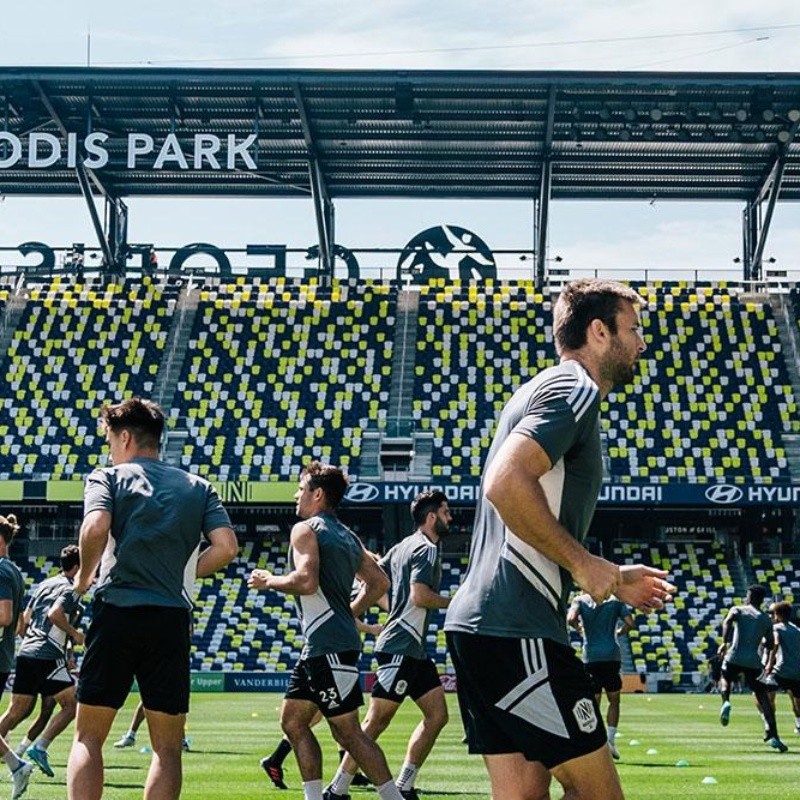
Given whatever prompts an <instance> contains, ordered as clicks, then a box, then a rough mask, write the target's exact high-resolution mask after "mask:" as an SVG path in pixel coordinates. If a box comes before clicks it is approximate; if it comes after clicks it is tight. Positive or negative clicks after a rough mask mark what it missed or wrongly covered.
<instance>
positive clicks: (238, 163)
mask: <svg viewBox="0 0 800 800" xmlns="http://www.w3.org/2000/svg"><path fill="white" fill-rule="evenodd" d="M256 138H257V137H256V135H255V134H254V133H251V134H250V135H249V136H243V137H241V136H237V135H236V134H233V133H229V134H227V135H222V136H218V135H216V134H213V133H196V134H194V135H192V136H188V137H184V138H183V139H182V140H180V139H179V138H178V136H177V135H176V134H174V133H169V134H167V135H166V136H164V137H161V138H156V137H154V136H151V135H150V134H149V133H129V134H127V136H122V137H119V136H114V137H112V136H109V134H107V133H102V132H100V131H97V132H95V133H90V134H88V135H87V136H83V137H79V136H78V134H77V133H67V135H66V136H56V134H54V133H46V132H43V131H34V132H33V133H29V134H27V135H25V136H21V137H20V136H17V135H16V134H13V133H9V132H8V131H0V169H13V168H15V167H16V168H19V167H28V168H29V169H47V168H48V167H57V168H64V167H67V168H69V169H74V168H75V167H76V166H77V165H78V163H79V162H80V163H82V164H83V165H84V166H85V167H87V168H88V169H93V170H99V169H103V168H104V167H108V166H109V165H113V167H114V168H115V169H123V168H126V169H130V170H163V169H168V170H198V171H199V170H233V169H237V170H239V169H245V170H248V169H249V170H256V169H258V165H257V163H256V159H257V154H256V153H255V151H253V152H251V150H250V148H251V147H253V145H254V144H255V143H256ZM120 147H121V149H122V157H121V158H120V157H119V155H118V153H119V151H120ZM112 156H113V159H112Z"/></svg>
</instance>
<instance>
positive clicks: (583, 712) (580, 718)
mask: <svg viewBox="0 0 800 800" xmlns="http://www.w3.org/2000/svg"><path fill="white" fill-rule="evenodd" d="M572 714H573V716H574V717H575V721H576V722H577V723H578V727H579V728H580V729H581V730H582V731H583V732H584V733H591V732H592V731H593V730H594V729H595V728H596V727H597V714H595V712H594V703H593V702H592V701H591V700H587V699H586V698H584V699H583V700H578V702H577V703H575V707H574V708H573V709H572Z"/></svg>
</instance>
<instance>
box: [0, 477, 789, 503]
mask: <svg viewBox="0 0 800 800" xmlns="http://www.w3.org/2000/svg"><path fill="white" fill-rule="evenodd" d="M214 486H215V488H216V489H217V492H218V493H219V495H220V497H221V498H222V501H223V502H224V503H226V504H229V505H260V504H263V505H291V504H292V503H293V502H294V494H295V492H296V491H297V483H296V482H294V481H274V482H257V481H221V482H216V483H214ZM431 489H440V490H441V491H443V492H444V493H445V495H446V496H447V498H448V500H449V501H450V503H451V504H453V505H462V506H472V505H475V503H476V502H477V500H478V492H479V484H478V482H477V481H474V480H473V481H468V482H463V483H444V482H439V483H435V482H399V481H398V482H390V481H359V480H354V481H353V482H352V483H351V484H350V488H349V489H348V492H347V494H346V495H345V500H344V503H345V505H349V506H354V507H355V506H381V505H393V504H403V505H406V504H408V503H410V502H411V500H412V499H413V498H414V497H415V496H416V495H417V494H418V493H419V492H421V491H424V490H431ZM37 501H39V502H47V503H81V502H82V501H83V482H82V481H72V480H71V481H2V482H0V502H4V503H25V502H37ZM597 506H598V508H614V507H621V506H629V507H631V506H632V507H642V506H648V507H653V506H665V507H667V506H682V507H685V506H696V507H705V508H717V507H727V508H741V507H744V506H771V507H776V506H777V507H797V506H800V483H772V484H765V483H755V482H753V481H750V482H747V483H681V482H677V481H676V482H674V483H659V484H653V483H604V484H603V485H602V487H601V489H600V497H599V499H598V502H597Z"/></svg>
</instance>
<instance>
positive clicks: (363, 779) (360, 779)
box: [351, 772, 372, 786]
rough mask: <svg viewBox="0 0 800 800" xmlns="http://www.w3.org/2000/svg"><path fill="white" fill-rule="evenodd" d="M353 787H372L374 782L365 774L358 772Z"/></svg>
mask: <svg viewBox="0 0 800 800" xmlns="http://www.w3.org/2000/svg"><path fill="white" fill-rule="evenodd" d="M351 786H372V781H371V780H370V779H369V778H368V777H367V776H366V775H364V774H363V773H361V772H356V774H355V775H353V780H352V783H351Z"/></svg>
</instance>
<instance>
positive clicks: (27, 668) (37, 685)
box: [11, 656, 75, 697]
mask: <svg viewBox="0 0 800 800" xmlns="http://www.w3.org/2000/svg"><path fill="white" fill-rule="evenodd" d="M74 683H75V681H74V680H73V678H72V675H70V673H69V669H68V668H67V659H66V658H30V657H29V656H17V666H16V667H15V670H14V685H13V686H12V687H11V693H12V694H25V695H30V696H31V697H36V695H37V694H40V695H42V697H55V695H57V694H59V693H60V692H63V691H64V689H69V687H70V686H72V685H73V684H74Z"/></svg>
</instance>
